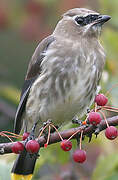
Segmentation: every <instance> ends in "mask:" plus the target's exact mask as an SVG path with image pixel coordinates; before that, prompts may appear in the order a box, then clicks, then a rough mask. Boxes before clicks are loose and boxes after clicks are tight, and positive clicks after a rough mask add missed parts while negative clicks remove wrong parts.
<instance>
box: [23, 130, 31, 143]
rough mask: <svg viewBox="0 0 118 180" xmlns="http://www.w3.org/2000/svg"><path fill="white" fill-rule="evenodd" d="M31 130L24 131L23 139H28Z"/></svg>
mask: <svg viewBox="0 0 118 180" xmlns="http://www.w3.org/2000/svg"><path fill="white" fill-rule="evenodd" d="M29 134H30V133H29V132H24V134H23V141H24V140H25V139H27V137H28V136H29Z"/></svg>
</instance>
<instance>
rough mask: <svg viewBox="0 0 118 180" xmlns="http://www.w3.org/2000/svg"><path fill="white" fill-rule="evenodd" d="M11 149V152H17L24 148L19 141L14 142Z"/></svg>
mask: <svg viewBox="0 0 118 180" xmlns="http://www.w3.org/2000/svg"><path fill="white" fill-rule="evenodd" d="M11 149H12V152H13V153H16V154H19V153H21V151H23V150H24V145H23V144H22V143H21V142H15V143H14V144H13V146H12V148H11Z"/></svg>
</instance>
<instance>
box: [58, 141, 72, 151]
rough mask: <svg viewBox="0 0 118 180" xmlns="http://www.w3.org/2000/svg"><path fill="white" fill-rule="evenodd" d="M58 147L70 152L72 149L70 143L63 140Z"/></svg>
mask: <svg viewBox="0 0 118 180" xmlns="http://www.w3.org/2000/svg"><path fill="white" fill-rule="evenodd" d="M60 146H61V148H62V149H63V150H64V151H70V150H71V148H72V143H71V141H68V140H63V141H62V142H61V144H60Z"/></svg>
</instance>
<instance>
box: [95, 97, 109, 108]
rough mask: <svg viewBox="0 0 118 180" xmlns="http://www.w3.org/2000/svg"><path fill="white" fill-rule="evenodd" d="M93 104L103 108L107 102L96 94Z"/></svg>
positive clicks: (105, 98) (106, 99)
mask: <svg viewBox="0 0 118 180" xmlns="http://www.w3.org/2000/svg"><path fill="white" fill-rule="evenodd" d="M95 102H96V103H97V105H98V106H105V105H106V104H107V102H108V98H107V97H106V96H105V95H104V94H98V95H97V96H96V97H95Z"/></svg>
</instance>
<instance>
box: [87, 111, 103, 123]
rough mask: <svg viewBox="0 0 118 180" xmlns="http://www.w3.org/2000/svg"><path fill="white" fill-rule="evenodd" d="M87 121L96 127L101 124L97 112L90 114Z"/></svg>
mask: <svg viewBox="0 0 118 180" xmlns="http://www.w3.org/2000/svg"><path fill="white" fill-rule="evenodd" d="M88 120H89V122H90V124H92V125H97V124H99V123H100V122H101V120H102V118H101V116H100V114H99V113H98V112H90V113H89V117H88Z"/></svg>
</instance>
